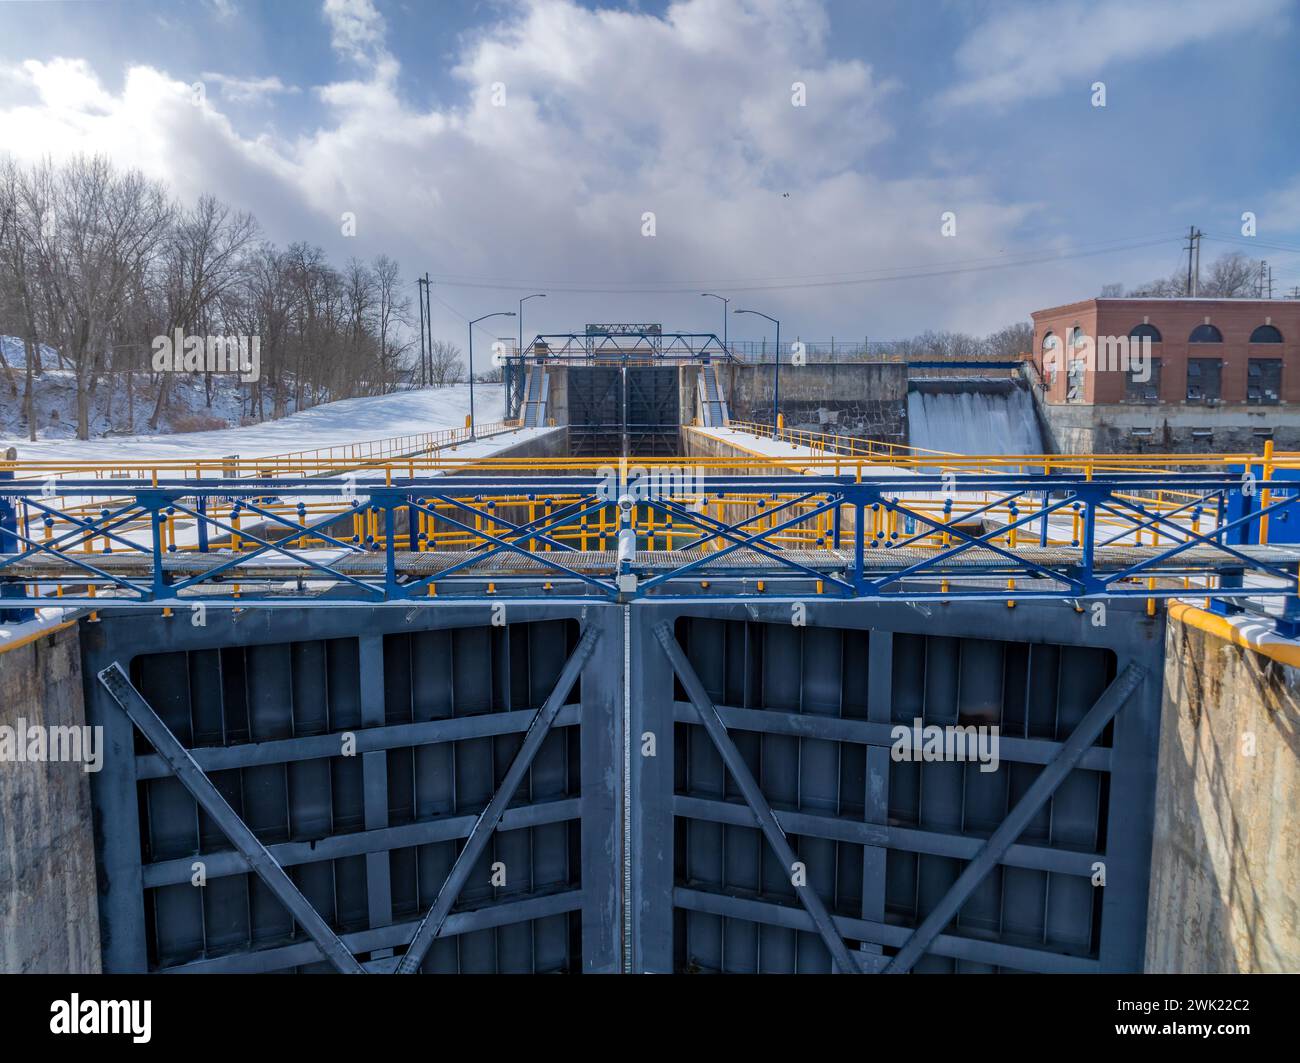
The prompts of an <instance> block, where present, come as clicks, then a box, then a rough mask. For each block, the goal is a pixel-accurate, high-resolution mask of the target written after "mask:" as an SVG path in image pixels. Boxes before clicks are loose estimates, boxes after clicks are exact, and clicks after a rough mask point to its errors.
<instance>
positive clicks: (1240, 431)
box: [1040, 403, 1300, 454]
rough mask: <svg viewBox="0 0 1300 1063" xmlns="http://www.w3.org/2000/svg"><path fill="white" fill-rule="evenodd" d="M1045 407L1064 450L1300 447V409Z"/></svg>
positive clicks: (1114, 405) (1129, 451) (1105, 451)
mask: <svg viewBox="0 0 1300 1063" xmlns="http://www.w3.org/2000/svg"><path fill="white" fill-rule="evenodd" d="M1040 410H1041V413H1042V415H1043V417H1044V419H1045V420H1046V422H1047V424H1048V425H1049V427H1050V429H1051V434H1052V438H1053V440H1054V442H1055V445H1056V448H1057V450H1058V451H1059V452H1060V453H1063V454H1141V453H1144V452H1146V453H1152V452H1154V453H1161V454H1167V453H1173V452H1179V453H1199V454H1222V453H1241V452H1243V451H1246V452H1253V453H1259V450H1260V447H1262V446H1263V443H1264V440H1265V439H1272V440H1273V442H1274V445H1275V446H1276V447H1277V448H1278V449H1279V450H1292V449H1295V448H1297V447H1300V410H1291V409H1287V408H1285V407H1278V406H1245V405H1237V406H1218V407H1215V408H1213V409H1208V408H1206V407H1204V406H1174V405H1160V406H1143V405H1137V404H1127V403H1125V404H1121V403H1112V404H1106V405H1098V406H1092V405H1085V404H1079V405H1065V404H1057V403H1043V404H1041V406H1040Z"/></svg>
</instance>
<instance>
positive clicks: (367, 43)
mask: <svg viewBox="0 0 1300 1063" xmlns="http://www.w3.org/2000/svg"><path fill="white" fill-rule="evenodd" d="M324 14H325V21H326V22H328V23H329V26H330V43H331V44H332V45H333V46H334V48H335V49H336V50H337V51H339V52H341V53H343V54H344V55H346V56H348V57H350V58H351V59H354V60H356V61H357V62H359V63H369V62H372V61H374V59H375V57H376V55H377V54H379V53H382V52H383V50H384V48H383V44H384V18H383V16H382V15H381V14H380V13H379V11H378V9H377V8H376V7H375V5H374V2H373V0H325V8H324Z"/></svg>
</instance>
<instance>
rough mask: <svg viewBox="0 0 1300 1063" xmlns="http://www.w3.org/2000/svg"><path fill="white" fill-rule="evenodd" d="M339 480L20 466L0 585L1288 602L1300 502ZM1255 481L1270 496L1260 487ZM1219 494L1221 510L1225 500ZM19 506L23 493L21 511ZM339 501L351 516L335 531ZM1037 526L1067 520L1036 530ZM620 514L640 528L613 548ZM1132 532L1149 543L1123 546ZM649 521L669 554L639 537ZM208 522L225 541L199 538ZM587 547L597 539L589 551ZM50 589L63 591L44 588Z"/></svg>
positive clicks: (995, 491) (1115, 489) (376, 598)
mask: <svg viewBox="0 0 1300 1063" xmlns="http://www.w3.org/2000/svg"><path fill="white" fill-rule="evenodd" d="M343 486H344V485H343V484H342V483H341V482H338V481H334V482H324V483H323V482H322V481H321V479H319V478H307V477H300V478H293V477H284V478H275V479H266V480H258V479H249V478H241V479H238V480H231V481H229V482H220V481H214V480H185V479H177V480H162V481H159V482H157V483H152V482H142V481H126V482H122V481H119V482H116V483H114V484H113V485H112V493H113V498H114V499H115V503H114V505H113V508H112V509H108V508H105V509H102V510H98V511H95V510H94V509H93V507H91V511H90V512H89V513H87V510H86V507H85V504H84V503H85V499H86V498H87V497H88V496H94V495H96V494H97V493H98V494H100V495H102V494H103V492H104V490H105V488H104V485H103V483H102V482H101V481H96V480H85V481H81V480H62V481H59V482H58V483H57V484H56V485H54V492H55V493H54V494H53V495H51V494H50V485H48V484H46V485H40V484H33V483H24V482H22V481H17V482H11V483H8V484H6V485H5V490H6V492H7V496H6V498H7V500H6V501H5V502H4V503H3V504H4V507H5V508H4V509H3V510H0V514H5V515H6V516H4V520H5V527H4V532H3V534H4V551H3V553H2V554H0V587H2V588H4V589H5V591H6V592H7V594H9V595H13V594H24V593H26V594H41V595H45V597H42V598H41V600H42V601H46V602H48V603H49V604H58V605H67V606H72V605H99V606H107V605H110V604H111V605H113V606H126V605H135V606H149V607H158V606H186V605H192V604H195V603H209V604H223V603H224V604H239V605H245V606H247V605H255V604H276V603H285V602H290V603H292V604H295V605H302V604H312V603H319V604H322V605H331V604H341V603H347V602H368V603H375V604H387V603H403V602H405V603H413V602H427V601H428V600H429V596H430V595H431V594H435V593H436V595H437V596H438V597H440V598H442V597H452V598H470V599H477V600H490V599H501V598H509V597H521V598H529V597H532V598H536V597H538V596H551V597H554V596H557V595H558V596H579V597H581V596H587V597H589V596H592V595H594V596H597V597H604V598H608V599H610V600H617V601H630V600H636V599H642V598H652V597H675V598H682V597H687V598H698V597H701V596H705V597H732V598H744V597H750V596H756V595H760V594H761V595H766V596H768V597H772V596H773V595H776V596H781V595H788V596H798V597H807V596H808V595H810V594H812V595H821V596H825V597H828V598H842V599H869V600H889V599H893V600H907V601H950V600H957V599H977V600H1007V601H1012V600H1016V599H1031V598H1053V599H1062V598H1065V599H1105V598H1121V597H1137V598H1147V599H1151V600H1154V599H1159V598H1172V597H1189V596H1196V597H1200V596H1212V597H1214V598H1216V599H1220V600H1223V601H1225V602H1229V603H1232V602H1236V601H1238V600H1240V599H1244V598H1263V597H1275V598H1277V597H1280V598H1282V599H1284V601H1285V602H1286V603H1287V608H1288V609H1289V611H1290V612H1292V613H1294V611H1295V604H1296V580H1297V567H1298V565H1300V549H1297V548H1295V547H1288V546H1267V547H1260V546H1255V545H1251V543H1250V540H1251V537H1252V536H1251V529H1252V528H1257V527H1258V524H1259V521H1260V519H1261V517H1263V516H1265V515H1267V516H1268V517H1269V518H1270V519H1272V520H1274V521H1275V522H1276V521H1277V520H1278V518H1279V517H1281V516H1282V515H1284V514H1288V513H1290V512H1291V510H1292V509H1293V508H1294V507H1295V506H1296V503H1297V502H1300V494H1298V493H1295V492H1294V490H1293V489H1294V481H1286V482H1283V481H1280V480H1279V481H1277V482H1276V483H1272V482H1266V481H1261V480H1255V481H1252V482H1251V483H1250V484H1249V485H1248V486H1243V481H1242V478H1241V477H1240V476H1238V475H1235V474H1234V473H1231V472H1198V473H1186V474H1166V475H1153V474H1151V473H1114V474H1108V475H1106V476H1105V477H1100V476H1099V477H1094V478H1092V479H1088V478H1087V477H1085V476H1082V475H1072V474H1061V473H1056V474H1053V475H1052V476H1050V477H1047V476H1042V475H1039V474H1033V473H1030V474H1014V473H971V474H953V473H934V474H926V473H921V474H918V475H914V476H909V477H906V478H899V477H896V476H891V477H885V476H880V477H876V478H872V477H871V476H870V475H864V476H863V477H862V478H861V479H859V478H857V477H855V476H836V475H805V476H798V477H794V476H780V475H745V476H726V475H722V476H705V477H696V476H694V473H693V471H692V474H691V476H689V477H686V478H684V480H683V482H680V483H676V484H673V483H671V482H669V483H668V484H666V485H665V484H664V483H663V482H662V481H659V482H658V483H656V482H654V481H648V480H640V481H638V480H635V479H634V480H633V481H632V482H630V483H628V482H623V483H621V484H615V485H613V486H611V482H610V480H609V479H608V478H607V477H606V478H600V477H595V476H590V475H537V476H513V475H499V476H483V475H455V476H442V477H423V478H419V477H417V478H407V479H398V478H392V479H391V480H389V481H387V482H385V480H383V479H374V480H357V479H355V478H350V479H349V482H348V483H347V484H346V491H347V492H351V493H352V494H351V497H348V496H346V495H345V496H344V497H345V499H346V500H345V501H343V502H340V503H339V504H338V505H336V506H334V507H333V508H330V509H328V511H327V512H324V513H320V512H319V509H317V511H316V512H315V513H314V515H312V516H308V515H307V509H308V507H309V506H315V507H319V506H320V505H321V504H322V503H327V502H330V501H331V500H334V501H337V500H339V498H340V489H341V487H343ZM1265 488H1269V489H1272V491H1273V493H1272V495H1271V497H1270V498H1269V500H1268V502H1267V504H1266V505H1259V504H1258V502H1259V493H1260V492H1262V490H1263V489H1265ZM1288 488H1291V489H1292V490H1290V491H1288V490H1287V489H1288ZM1174 490H1176V491H1178V492H1180V493H1181V496H1184V497H1186V498H1187V499H1188V502H1187V505H1186V506H1185V507H1179V509H1177V510H1168V509H1163V510H1162V509H1159V508H1156V507H1150V506H1147V505H1145V504H1144V503H1143V502H1141V501H1138V499H1139V498H1140V497H1141V496H1142V494H1143V492H1156V491H1174ZM1243 491H1249V492H1252V494H1250V495H1248V497H1251V498H1254V499H1255V500H1256V504H1254V505H1253V506H1251V507H1248V508H1246V509H1245V510H1244V511H1241V509H1234V508H1233V506H1232V505H1231V499H1232V498H1233V496H1234V495H1235V494H1239V493H1242V492H1243ZM1221 496H1223V497H1227V498H1228V499H1229V500H1230V504H1229V506H1228V507H1226V508H1225V507H1220V506H1218V505H1217V499H1218V498H1220V497H1221ZM1198 499H1199V503H1198V502H1197V500H1198ZM74 500H75V502H76V503H77V504H78V505H79V506H80V507H81V508H79V509H77V510H76V511H75V512H73V511H70V509H69V507H70V506H71V505H72V503H73V501H74ZM15 501H18V502H20V503H21V504H22V505H23V506H26V507H28V514H29V517H30V519H28V520H27V521H25V522H23V523H22V524H21V525H20V523H19V522H18V521H17V520H16V519H15V516H14V514H15V505H14V502H15ZM232 502H233V508H231V505H230V504H231V503H232ZM295 503H296V504H295ZM223 505H224V506H226V507H227V508H226V509H225V510H223V509H222V508H221V507H222V506H223ZM710 509H712V512H710ZM1202 509H1203V510H1205V511H1206V512H1211V511H1212V512H1216V513H1219V514H1221V516H1220V517H1219V518H1218V519H1217V521H1216V522H1214V523H1213V524H1212V526H1210V527H1209V528H1206V529H1204V530H1203V529H1201V528H1200V527H1199V525H1198V524H1197V523H1196V522H1195V521H1193V520H1189V514H1190V513H1192V512H1199V511H1201V510H1202ZM539 510H540V511H541V515H540V516H539V515H537V513H538V511H539ZM737 511H738V512H739V515H737ZM995 514H996V515H997V516H996V519H991V517H992V516H993V515H995ZM348 517H351V518H352V523H353V526H354V527H362V528H364V529H366V530H365V531H364V533H361V534H352V535H349V534H347V533H346V532H340V531H338V530H337V525H338V524H339V522H340V521H341V520H344V521H346V519H347V518H348ZM597 521H599V527H600V529H601V531H600V533H599V535H598V534H597V532H596V531H595V530H594V529H595V528H596V527H597V524H596V522H597ZM33 523H35V524H37V525H39V526H41V528H40V531H39V533H38V532H37V531H32V530H31V528H32V525H33ZM1049 524H1052V525H1054V526H1055V527H1056V528H1057V534H1056V537H1055V542H1054V543H1053V544H1049V545H1047V546H1044V543H1045V542H1047V535H1046V532H1045V529H1046V528H1047V527H1048V525H1049ZM435 525H436V526H437V527H438V528H439V529H441V531H442V533H443V534H450V535H455V536H458V537H459V546H460V547H462V548H457V549H450V548H441V549H435V548H432V547H433V546H434V545H435V544H434V543H433V541H432V538H433V537H431V536H430V535H429V534H428V532H427V531H426V529H431V528H433V527H434V526H435ZM178 526H180V527H182V528H183V529H185V531H184V534H183V535H181V536H180V537H179V538H178V537H177V535H176V534H175V529H176V527H178ZM56 528H57V531H55V529H56ZM24 529H27V530H24ZM165 529H170V532H171V534H165ZM620 531H630V533H631V539H630V540H628V541H621V542H618V545H619V549H618V550H617V551H616V550H615V549H614V545H615V542H616V541H617V540H618V539H619V532H620ZM580 533H581V534H580ZM1062 536H1064V538H1063V537H1062ZM1130 536H1131V537H1132V538H1133V539H1134V540H1136V541H1137V542H1139V543H1142V544H1143V545H1134V544H1131V543H1128V542H1126V541H1121V540H1127V539H1128V538H1129V537H1130ZM652 537H657V538H654V541H655V542H656V543H664V541H665V539H666V540H667V544H666V545H669V546H670V547H671V549H669V550H667V551H658V550H656V551H651V550H647V549H645V546H646V545H648V542H649V540H650V539H651V538H652ZM204 541H206V542H207V543H209V544H217V547H216V548H214V547H213V546H211V545H209V548H208V549H207V550H201V549H195V547H197V546H199V545H200V544H201V543H203V542H204ZM236 543H238V549H232V545H233V544H236ZM593 543H594V544H595V545H596V546H598V547H600V549H592V550H589V549H586V546H587V545H589V544H593ZM97 544H98V545H97ZM55 585H57V586H58V587H59V588H60V592H61V597H59V598H58V599H53V598H49V597H48V595H49V594H50V593H51V590H52V588H53V587H54V586H55ZM91 588H94V592H93V593H92V592H91ZM106 596H107V598H106Z"/></svg>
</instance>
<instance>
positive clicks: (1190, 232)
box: [1186, 225, 1202, 299]
mask: <svg viewBox="0 0 1300 1063" xmlns="http://www.w3.org/2000/svg"><path fill="white" fill-rule="evenodd" d="M1201 236H1202V233H1201V231H1200V230H1199V229H1198V228H1197V227H1196V226H1195V225H1190V226H1188V228H1187V248H1186V250H1187V295H1188V297H1189V298H1192V299H1195V298H1196V293H1197V290H1198V289H1199V288H1200V286H1201Z"/></svg>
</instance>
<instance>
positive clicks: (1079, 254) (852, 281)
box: [437, 236, 1169, 295]
mask: <svg viewBox="0 0 1300 1063" xmlns="http://www.w3.org/2000/svg"><path fill="white" fill-rule="evenodd" d="M1168 241H1169V237H1168V236H1163V237H1161V238H1159V239H1146V240H1138V241H1130V242H1126V243H1123V244H1117V245H1112V246H1106V247H1100V248H1096V249H1094V250H1087V251H1083V250H1079V251H1053V252H1049V253H1042V252H1023V253H1021V255H1020V256H1019V257H1017V258H1016V259H1014V260H1012V259H1005V260H996V259H994V260H990V259H988V258H985V259H976V260H970V261H975V262H981V263H986V264H983V265H977V266H962V265H953V266H950V267H942V268H939V269H927V268H923V267H896V268H894V269H892V270H874V271H867V273H870V274H875V275H866V274H854V275H848V276H846V275H839V276H841V277H842V278H843V279H839V280H803V281H795V282H792V283H784V284H742V285H738V284H735V283H730V282H727V281H717V280H712V281H693V282H691V283H689V284H687V283H684V282H681V281H664V282H662V285H665V286H632V285H613V284H596V283H588V284H582V283H580V282H564V281H558V282H557V281H539V280H530V281H508V280H470V279H467V278H464V277H457V276H455V275H452V274H440V275H438V277H437V280H438V283H440V284H442V285H445V286H447V287H452V288H487V289H493V290H497V291H521V290H523V289H524V288H547V289H548V290H550V291H554V292H566V293H571V294H575V295H602V294H603V295H688V294H693V293H695V292H696V291H698V290H699V289H700V288H703V287H710V288H724V289H726V290H727V291H733V292H757V291H793V290H797V289H807V288H840V287H852V286H856V285H860V284H880V283H886V282H889V281H899V280H925V279H929V278H933V277H946V276H954V275H958V274H964V273H982V272H986V271H990V270H997V269H1014V268H1017V267H1021V266H1034V265H1042V264H1044V263H1049V262H1057V261H1065V260H1068V259H1077V258H1087V257H1091V256H1095V255H1105V254H1113V253H1117V252H1122V251H1135V250H1139V249H1141V248H1145V247H1154V246H1157V245H1159V244H1165V243H1168ZM1026 255H1030V256H1033V257H1025V256H1026ZM828 276H835V275H834V274H829V275H828Z"/></svg>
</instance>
